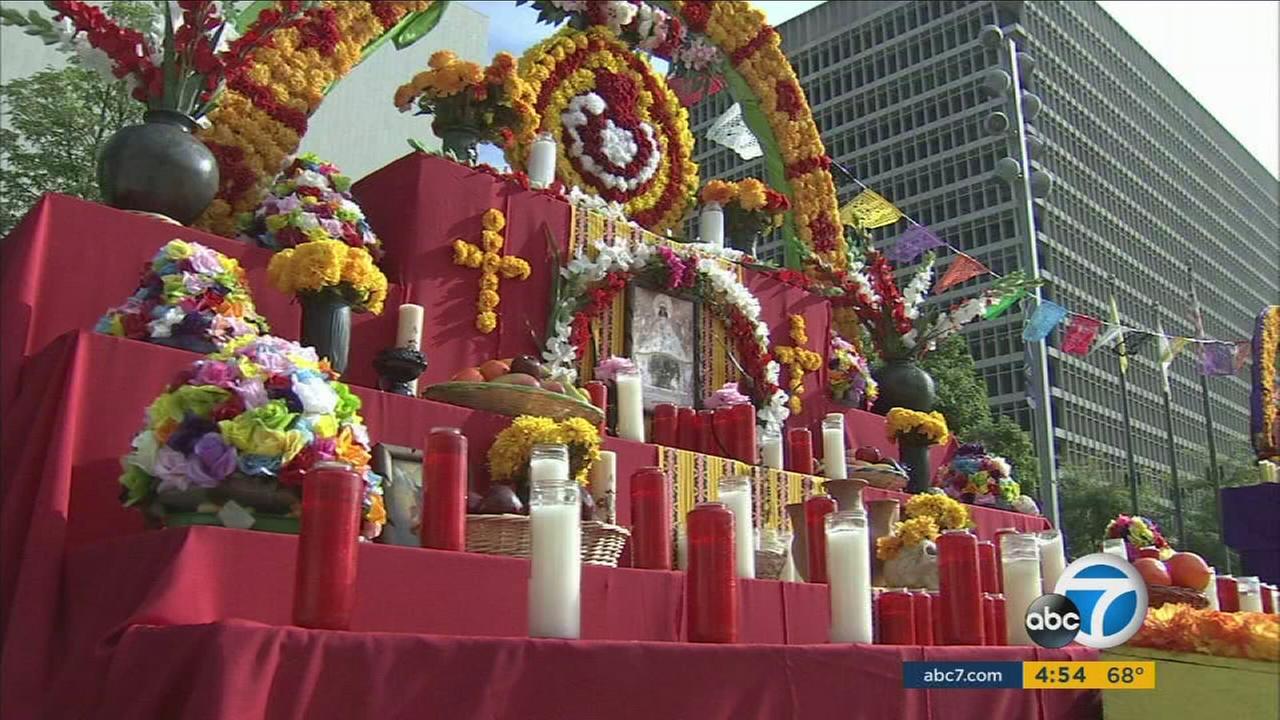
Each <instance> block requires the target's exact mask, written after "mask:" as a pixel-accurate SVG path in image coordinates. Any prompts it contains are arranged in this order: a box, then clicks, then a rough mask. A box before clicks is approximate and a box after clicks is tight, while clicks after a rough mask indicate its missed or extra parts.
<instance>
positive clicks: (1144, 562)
mask: <svg viewBox="0 0 1280 720" xmlns="http://www.w3.org/2000/svg"><path fill="white" fill-rule="evenodd" d="M1133 567H1134V568H1135V569H1137V571H1138V572H1139V573H1140V574H1141V575H1142V579H1143V580H1145V581H1146V582H1147V584H1148V585H1170V584H1172V583H1171V581H1170V580H1169V571H1168V570H1165V569H1164V563H1162V562H1160V561H1159V560H1156V559H1155V558H1145V557H1144V558H1138V559H1137V560H1134V561H1133Z"/></svg>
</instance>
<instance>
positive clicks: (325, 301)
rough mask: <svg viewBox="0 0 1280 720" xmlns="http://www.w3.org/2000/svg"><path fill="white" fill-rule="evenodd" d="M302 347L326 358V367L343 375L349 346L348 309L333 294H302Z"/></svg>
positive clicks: (349, 310) (347, 306)
mask: <svg viewBox="0 0 1280 720" xmlns="http://www.w3.org/2000/svg"><path fill="white" fill-rule="evenodd" d="M302 344H303V345H310V346H311V347H313V348H315V349H316V354H318V355H319V356H320V357H322V358H326V357H327V358H329V366H330V367H332V368H333V369H334V370H336V371H337V372H338V373H342V372H345V371H346V369H347V350H348V349H349V348H350V346H351V306H350V305H348V304H347V303H346V302H345V301H344V300H343V299H342V298H340V297H337V296H336V295H334V294H333V293H328V292H322V293H307V294H304V295H302Z"/></svg>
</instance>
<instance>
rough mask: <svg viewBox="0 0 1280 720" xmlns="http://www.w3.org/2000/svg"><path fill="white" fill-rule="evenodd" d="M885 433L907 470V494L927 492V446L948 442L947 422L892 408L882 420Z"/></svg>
mask: <svg viewBox="0 0 1280 720" xmlns="http://www.w3.org/2000/svg"><path fill="white" fill-rule="evenodd" d="M885 432H886V434H887V435H888V436H889V439H890V440H892V441H893V442H896V443H898V450H899V453H898V457H899V459H900V460H901V461H902V464H903V465H906V466H907V475H908V477H909V480H908V482H907V492H912V493H918V492H924V491H925V490H927V489H928V488H929V446H930V445H938V444H941V443H944V442H946V441H947V438H948V437H950V435H951V433H950V431H948V430H947V419H946V418H945V417H943V416H942V413H940V412H927V413H926V412H920V411H918V410H908V409H906V408H900V407H897V408H893V409H892V410H890V411H889V415H888V417H886V418H885Z"/></svg>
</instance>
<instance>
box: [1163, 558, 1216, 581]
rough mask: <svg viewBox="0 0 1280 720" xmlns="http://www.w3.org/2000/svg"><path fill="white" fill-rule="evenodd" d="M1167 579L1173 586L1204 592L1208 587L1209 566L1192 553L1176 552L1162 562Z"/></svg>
mask: <svg viewBox="0 0 1280 720" xmlns="http://www.w3.org/2000/svg"><path fill="white" fill-rule="evenodd" d="M1164 565H1165V567H1166V568H1168V570H1169V579H1170V580H1171V581H1172V582H1173V584H1174V585H1177V586H1179V587H1184V588H1191V589H1192V590H1204V589H1205V588H1206V587H1208V586H1209V564H1208V563H1206V562H1205V561H1204V558H1202V557H1200V556H1199V555H1197V554H1195V553H1193V552H1178V553H1174V554H1173V556H1172V557H1170V558H1169V559H1168V560H1165V561H1164Z"/></svg>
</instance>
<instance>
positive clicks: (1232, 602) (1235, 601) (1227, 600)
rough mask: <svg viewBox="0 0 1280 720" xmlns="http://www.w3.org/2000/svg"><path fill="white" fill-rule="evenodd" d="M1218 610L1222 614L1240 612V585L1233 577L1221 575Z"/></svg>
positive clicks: (1219, 577)
mask: <svg viewBox="0 0 1280 720" xmlns="http://www.w3.org/2000/svg"><path fill="white" fill-rule="evenodd" d="M1217 582H1218V609H1219V610H1221V611H1222V612H1240V584H1239V583H1238V582H1237V581H1236V579H1235V578H1234V577H1232V576H1231V575H1219V576H1218V578H1217Z"/></svg>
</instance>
